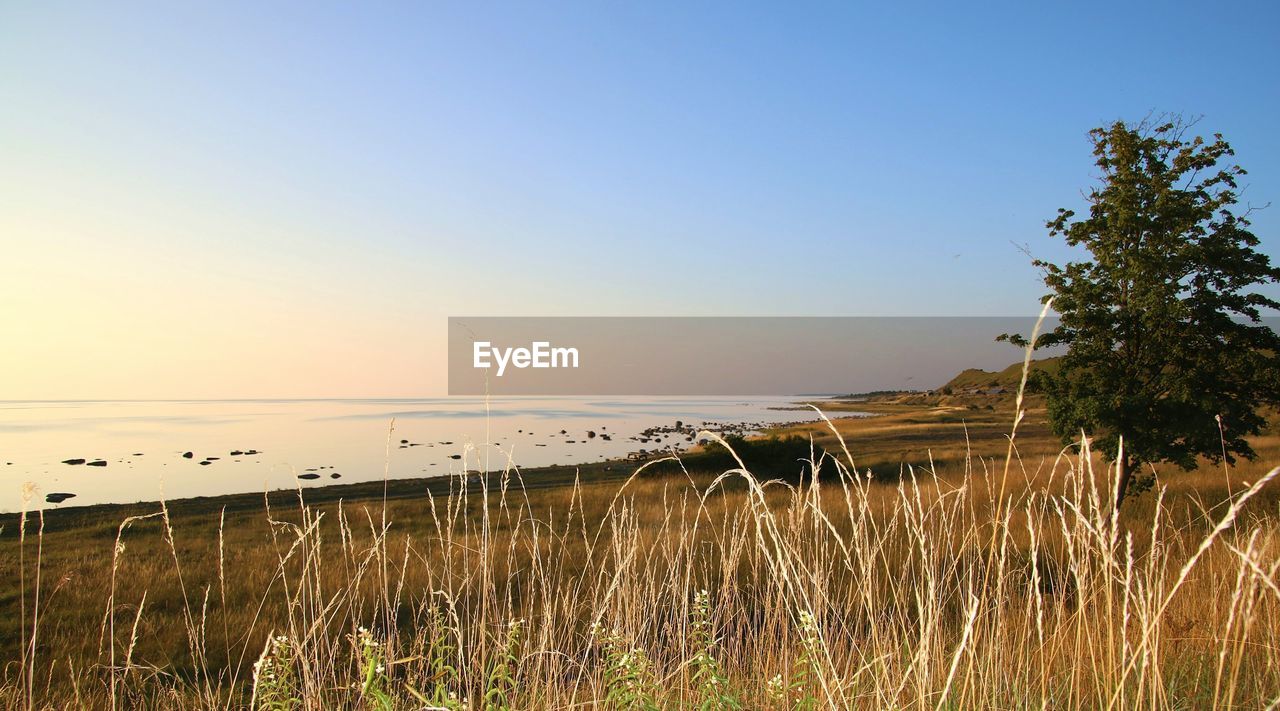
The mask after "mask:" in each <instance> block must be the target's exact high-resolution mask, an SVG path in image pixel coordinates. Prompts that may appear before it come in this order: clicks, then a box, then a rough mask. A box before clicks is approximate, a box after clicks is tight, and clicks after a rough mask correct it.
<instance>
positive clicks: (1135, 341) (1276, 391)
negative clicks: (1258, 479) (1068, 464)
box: [1001, 117, 1280, 507]
mask: <svg viewBox="0 0 1280 711" xmlns="http://www.w3.org/2000/svg"><path fill="white" fill-rule="evenodd" d="M1193 123H1194V122H1187V121H1185V120H1183V119H1182V118H1181V117H1172V118H1167V119H1166V118H1161V119H1159V120H1154V121H1153V120H1150V119H1148V120H1145V121H1143V122H1141V123H1138V124H1134V125H1131V124H1126V123H1124V122H1119V121H1118V122H1116V123H1113V124H1112V125H1110V126H1106V127H1102V128H1096V129H1094V130H1093V131H1091V132H1090V138H1091V141H1092V143H1093V154H1094V156H1095V158H1096V163H1097V166H1098V168H1099V170H1100V172H1101V176H1100V181H1099V183H1098V184H1097V185H1095V186H1094V187H1093V188H1092V189H1090V190H1089V192H1088V195H1087V199H1088V203H1089V212H1088V216H1086V217H1080V218H1078V217H1077V216H1076V214H1075V212H1074V211H1072V210H1066V209H1060V210H1058V215H1057V217H1055V218H1054V219H1052V220H1050V221H1049V222H1048V223H1047V225H1046V226H1047V227H1048V228H1049V233H1050V235H1053V236H1059V235H1060V236H1062V237H1063V238H1064V239H1065V240H1066V243H1067V244H1068V245H1070V246H1072V247H1082V248H1083V249H1084V250H1087V251H1088V253H1089V256H1090V258H1089V259H1086V260H1083V261H1078V262H1070V263H1068V264H1066V265H1065V266H1058V265H1056V264H1051V263H1049V262H1047V261H1043V260H1036V262H1035V265H1036V266H1037V267H1040V268H1041V269H1042V270H1043V272H1044V282H1045V284H1046V285H1047V286H1048V287H1049V289H1050V290H1051V292H1052V293H1051V294H1050V295H1049V296H1047V297H1046V299H1047V298H1049V297H1050V296H1051V297H1052V298H1053V307H1054V309H1055V310H1056V311H1057V312H1058V313H1059V314H1060V316H1061V320H1060V321H1059V325H1057V326H1056V328H1054V329H1053V330H1052V331H1049V332H1047V333H1045V334H1042V335H1041V336H1040V338H1039V339H1038V342H1037V343H1036V344H1035V345H1036V347H1046V346H1053V345H1065V346H1066V354H1065V355H1064V356H1063V358H1062V364H1061V369H1060V371H1059V372H1058V373H1057V374H1056V375H1046V376H1043V377H1042V378H1041V386H1042V387H1043V388H1044V389H1045V391H1046V392H1047V394H1048V414H1049V420H1050V424H1051V425H1052V427H1053V429H1054V431H1055V432H1056V433H1057V434H1059V435H1060V436H1062V437H1063V438H1064V441H1069V440H1071V439H1072V438H1075V437H1078V436H1079V434H1080V432H1081V431H1085V432H1088V433H1089V434H1090V435H1092V436H1093V437H1094V438H1095V439H1094V442H1095V446H1096V447H1098V448H1100V449H1101V450H1102V451H1103V452H1105V453H1107V454H1108V455H1109V456H1112V457H1115V456H1116V455H1117V453H1118V452H1119V451H1120V444H1121V441H1123V456H1120V457H1119V461H1118V470H1119V481H1118V487H1119V492H1118V494H1119V495H1118V497H1117V499H1116V506H1117V507H1119V506H1120V502H1121V501H1122V500H1123V499H1124V496H1125V493H1126V491H1128V490H1129V488H1130V487H1129V484H1130V481H1131V479H1132V478H1133V474H1134V471H1135V470H1136V469H1137V468H1139V467H1140V466H1141V465H1142V464H1144V463H1157V462H1171V463H1173V464H1175V465H1177V466H1179V467H1181V468H1183V469H1191V468H1193V467H1194V466H1195V463H1196V458H1197V457H1200V456H1203V457H1207V458H1209V459H1210V460H1211V461H1215V462H1216V461H1220V460H1221V459H1222V458H1223V457H1225V458H1226V459H1227V461H1228V462H1234V461H1235V458H1236V457H1238V456H1242V457H1245V458H1248V459H1252V458H1253V457H1254V456H1255V454H1254V452H1253V450H1252V449H1251V448H1250V446H1249V443H1248V441H1246V439H1245V438H1246V437H1248V436H1250V435H1254V434H1257V433H1258V432H1259V431H1260V430H1261V429H1262V428H1263V427H1264V426H1265V425H1266V421H1265V419H1264V417H1263V415H1262V413H1261V411H1260V407H1261V406H1263V405H1266V404H1269V403H1276V402H1278V401H1280V359H1278V354H1280V337H1277V335H1276V333H1275V332H1274V331H1273V330H1272V329H1270V328H1269V327H1267V326H1266V325H1264V324H1262V323H1261V322H1260V316H1261V313H1260V311H1261V310H1262V309H1275V308H1277V307H1280V304H1277V303H1276V302H1275V301H1273V300H1272V299H1270V298H1267V297H1265V296H1263V295H1261V294H1259V293H1257V291H1256V290H1255V289H1256V287H1257V286H1259V285H1263V284H1266V283H1270V282H1274V281H1276V280H1277V279H1280V269H1277V268H1276V267H1273V266H1272V265H1271V263H1270V260H1269V259H1268V258H1267V256H1266V255H1265V254H1262V253H1260V252H1258V251H1256V250H1255V249H1254V248H1255V247H1257V245H1258V238H1257V237H1256V236H1254V234H1253V233H1252V232H1250V230H1249V220H1248V216H1249V213H1250V212H1251V211H1252V208H1249V209H1245V210H1243V211H1239V210H1237V209H1236V205H1237V201H1238V199H1239V192H1238V191H1239V188H1238V180H1239V178H1240V177H1241V176H1243V175H1244V174H1245V171H1244V170H1242V169H1241V168H1240V166H1238V165H1234V164H1230V165H1224V163H1226V162H1227V161H1228V159H1229V158H1230V157H1231V156H1233V155H1234V152H1233V151H1232V149H1231V146H1230V144H1228V143H1227V142H1226V141H1225V140H1224V139H1223V138H1222V136H1221V135H1220V134H1214V136H1213V140H1211V141H1208V140H1205V139H1204V138H1202V137H1199V136H1197V137H1194V138H1189V137H1188V133H1189V131H1190V128H1191V126H1192V124H1193ZM1001 338H1002V339H1004V340H1010V341H1012V342H1014V343H1017V344H1019V345H1024V346H1025V345H1026V341H1025V339H1023V338H1022V337H1020V336H1017V335H1014V336H1009V335H1005V336H1001Z"/></svg>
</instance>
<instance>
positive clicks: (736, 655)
mask: <svg viewBox="0 0 1280 711" xmlns="http://www.w3.org/2000/svg"><path fill="white" fill-rule="evenodd" d="M855 404H856V407H854V406H855ZM1029 404H1030V405H1031V409H1030V412H1029V414H1028V417H1027V420H1026V422H1024V424H1023V425H1022V426H1021V427H1019V429H1018V430H1017V431H1016V433H1015V434H1013V435H1012V441H1013V446H1010V439H1011V435H1010V433H1011V432H1012V430H1011V428H1010V423H1011V422H1012V419H1013V418H1012V414H1011V411H1012V402H1011V401H1008V400H1007V399H1003V400H1002V399H999V398H994V399H993V398H990V397H986V396H984V397H983V398H977V397H970V398H963V397H962V398H956V397H945V399H944V396H936V395H935V396H927V395H920V394H905V395H898V396H895V397H892V398H886V399H881V400H877V401H875V402H874V403H866V402H858V403H850V404H849V405H848V406H849V407H851V408H853V409H858V410H860V411H867V410H869V409H874V410H875V412H876V415H875V416H874V417H866V418H842V419H840V418H837V419H832V421H831V422H830V423H827V422H819V423H814V424H801V425H790V426H787V427H782V428H776V429H774V430H770V431H768V432H766V433H765V434H764V438H765V439H763V440H760V441H759V444H758V445H753V444H751V443H737V445H738V446H739V447H740V448H741V449H742V450H743V451H742V452H741V453H740V454H741V456H743V457H744V459H745V460H746V461H747V462H748V468H750V469H751V470H752V473H751V474H748V473H745V472H739V473H734V472H732V469H733V468H734V467H735V465H734V464H733V463H732V461H733V460H732V459H731V458H730V459H729V460H726V459H725V458H724V456H725V455H721V456H720V458H719V459H715V458H713V457H712V455H711V454H707V455H704V456H705V458H702V459H700V458H699V457H700V455H697V454H695V455H691V456H690V457H687V458H685V459H686V462H687V464H688V465H689V471H684V470H683V469H682V468H680V467H678V466H674V465H670V464H668V465H663V466H661V467H653V468H651V469H650V470H648V472H649V473H648V474H647V475H645V476H641V477H637V478H632V477H631V475H632V474H633V472H634V471H635V468H636V466H637V465H636V464H635V463H634V462H628V463H623V462H612V463H609V462H602V463H596V464H590V465H583V466H557V467H549V468H540V469H529V470H525V471H521V472H520V475H519V476H516V475H515V474H514V473H508V474H509V475H508V476H503V475H501V474H493V475H489V476H488V477H485V478H483V479H482V480H479V481H469V479H468V477H448V478H435V479H403V480H390V481H388V482H386V485H385V486H386V496H385V498H384V496H383V487H384V484H383V482H381V481H377V482H364V483H356V484H340V485H327V486H322V487H314V488H310V487H308V488H304V489H302V497H301V498H299V495H298V491H296V490H290V491H278V492H272V493H270V494H267V495H266V496H265V498H264V495H263V494H261V493H259V494H237V495H230V496H220V497H207V498H202V499H183V500H175V501H171V502H168V503H167V504H165V506H164V507H163V508H162V507H161V506H160V505H159V504H157V503H143V504H124V505H121V504H110V505H98V506H86V507H77V508H70V509H62V510H58V511H50V512H47V513H46V515H45V517H44V520H43V525H44V527H43V530H41V529H40V528H39V525H40V523H41V521H40V520H39V516H38V515H35V516H32V515H30V514H29V515H28V519H27V527H26V530H25V532H20V531H18V530H17V529H16V527H15V523H14V522H15V520H16V519H15V517H14V516H13V515H10V516H8V517H5V518H3V519H0V520H3V522H4V524H3V525H4V528H3V531H2V532H0V569H3V570H5V571H7V574H8V575H9V579H10V580H11V581H13V584H11V585H9V586H6V587H4V588H0V611H3V613H4V614H0V650H2V651H0V654H2V655H3V658H4V659H5V664H4V665H3V677H2V678H0V707H2V708H41V709H43V708H63V707H67V706H74V707H88V708H108V707H115V708H134V707H145V708H156V709H185V708H210V709H212V708H245V707H251V708H255V709H256V708H285V709H302V708H362V709H363V708H369V709H400V708H405V709H409V708H412V709H419V708H423V706H424V705H426V706H428V707H432V708H449V709H452V708H461V707H462V705H461V704H462V703H463V702H466V703H467V704H468V707H469V708H487V709H499V708H564V707H569V706H578V707H584V706H585V707H593V708H595V707H602V706H601V704H602V703H603V704H604V705H603V707H628V706H627V705H626V704H622V705H621V706H619V704H618V703H617V700H618V699H619V698H622V696H626V695H627V694H635V695H638V696H637V697H636V698H639V699H640V701H637V703H640V702H641V701H644V700H645V699H647V700H648V701H646V702H644V703H640V706H638V707H643V708H691V707H704V708H721V709H728V708H734V706H733V705H731V704H728V703H727V701H726V699H730V698H731V699H732V700H735V701H736V702H737V703H738V707H742V708H753V709H770V710H774V709H777V710H783V709H786V710H788V711H794V710H795V709H816V708H869V709H870V708H876V709H879V708H935V709H936V708H940V707H941V708H976V707H990V706H992V705H996V706H1002V707H1013V706H1019V707H1021V706H1027V705H1028V704H1030V706H1032V707H1036V708H1039V707H1047V708H1080V709H1083V708H1097V707H1100V706H1113V707H1120V708H1129V707H1138V706H1140V707H1154V708H1239V707H1245V706H1250V705H1255V704H1257V705H1262V706H1265V705H1266V703H1269V702H1270V700H1271V699H1272V698H1273V697H1275V696H1276V695H1277V694H1280V664H1278V663H1280V642H1277V640H1280V593H1274V594H1273V590H1274V581H1273V580H1269V579H1268V577H1267V573H1266V572H1265V571H1268V570H1272V571H1274V570H1275V569H1277V566H1280V558H1278V557H1277V556H1278V555H1280V517H1278V516H1277V514H1276V512H1277V510H1280V509H1278V506H1280V495H1278V494H1277V492H1276V491H1275V488H1276V487H1266V488H1265V490H1264V489H1262V488H1260V487H1257V486H1255V488H1258V490H1257V491H1251V493H1250V496H1252V499H1250V500H1248V501H1247V502H1246V501H1244V500H1242V499H1241V498H1240V493H1241V492H1242V491H1245V490H1249V489H1250V486H1251V485H1256V484H1257V482H1258V477H1259V476H1260V474H1262V473H1263V472H1264V471H1265V465H1266V463H1274V462H1275V461H1276V460H1280V438H1277V437H1275V436H1272V435H1268V436H1267V437H1265V438H1263V439H1262V441H1260V442H1259V451H1260V452H1261V453H1262V455H1263V460H1262V461H1260V462H1257V463H1254V464H1249V465H1245V466H1241V467H1239V468H1237V469H1234V470H1231V471H1229V472H1225V473H1224V472H1223V471H1220V470H1213V469H1211V468H1206V469H1204V470H1202V471H1197V472H1192V473H1190V474H1182V473H1177V474H1173V473H1170V474H1169V476H1168V477H1167V478H1166V477H1162V478H1161V480H1160V481H1159V482H1158V483H1159V485H1160V486H1161V487H1163V493H1160V494H1159V495H1157V493H1156V492H1154V491H1148V492H1146V493H1144V494H1142V495H1140V496H1138V497H1136V498H1135V500H1133V501H1132V502H1130V503H1128V504H1126V508H1125V510H1124V511H1123V514H1122V516H1120V517H1117V518H1114V519H1113V518H1111V513H1110V506H1109V498H1108V497H1107V495H1106V494H1105V488H1106V486H1107V481H1108V476H1109V473H1108V472H1107V470H1106V468H1105V466H1104V465H1102V464H1101V460H1100V459H1099V458H1098V457H1096V456H1094V457H1086V456H1082V455H1081V454H1080V453H1079V452H1078V451H1076V450H1074V449H1071V448H1066V449H1065V450H1064V448H1063V447H1062V445H1061V444H1060V443H1059V442H1058V441H1057V439H1056V438H1054V437H1052V436H1050V435H1049V434H1048V431H1047V429H1045V428H1044V425H1043V411H1042V410H1041V409H1039V405H1038V404H1037V403H1035V402H1034V401H1032V402H1031V403H1029ZM796 436H799V437H800V438H802V439H787V438H788V437H796ZM810 437H811V438H812V441H813V442H814V443H815V444H816V445H817V446H818V447H820V448H821V449H819V450H816V451H817V453H818V455H819V461H818V462H816V464H817V466H818V468H819V469H820V473H821V477H820V478H819V479H818V482H819V484H818V485H816V486H815V485H813V483H812V480H811V479H810V480H807V481H806V480H804V479H799V480H797V479H794V478H788V475H787V473H786V471H783V470H784V469H788V470H794V466H793V465H795V464H796V461H795V460H796V459H797V458H803V456H799V457H798V455H803V454H805V453H807V452H808V451H809V450H808V447H809V445H808V441H809V438H810ZM770 438H772V439H770ZM797 443H798V445H799V446H797ZM757 446H758V447H759V450H760V451H759V452H754V453H753V448H755V447H757ZM824 451H825V453H826V454H825V455H824V454H822V452H824ZM1064 451H1065V452H1066V454H1065V455H1063V454H1062V453H1063V452H1064ZM772 454H780V455H781V456H780V457H773V458H769V457H763V458H761V456H759V455H772ZM827 455H829V456H827ZM753 457H755V458H754V459H753ZM849 460H852V461H849ZM726 461H728V462H729V463H728V464H726ZM752 462H756V463H761V466H759V467H757V466H756V465H755V464H753V463H752ZM712 464H714V466H711V465H712ZM702 465H707V466H702ZM606 467H611V468H606ZM726 471H727V472H728V473H722V472H726ZM867 472H870V473H871V474H872V477H871V478H867V476H866V474H867ZM1251 483H1252V484H1251ZM1100 491H1101V492H1104V493H1102V494H1099V492H1100ZM1233 495H1234V498H1233ZM1228 507H1230V508H1229V509H1228ZM1227 515H1230V516H1232V517H1234V519H1233V520H1235V521H1236V525H1235V526H1234V527H1228V528H1225V529H1222V530H1220V531H1219V530H1217V529H1215V522H1217V521H1220V520H1224V516H1227ZM1215 538H1221V541H1222V542H1219V543H1215V542H1214V539H1215ZM1197 551H1200V552H1197ZM1180 571H1194V574H1193V575H1189V576H1188V575H1186V574H1185V573H1183V574H1181V575H1180ZM1257 571H1263V572H1262V573H1261V574H1259V573H1258V572H1257ZM1117 591H1119V594H1117ZM1210 603H1212V604H1210ZM1135 624H1136V625H1139V627H1137V628H1135V627H1134V625H1135ZM1207 660H1208V661H1207ZM264 670H265V671H264ZM361 680H363V681H361ZM712 680H714V681H712ZM619 695H622V696H619ZM627 698H631V697H627ZM424 699H426V700H427V701H426V702H424ZM605 699H612V700H613V701H610V702H607V703H606V702H604V701H603V700H605ZM717 699H718V701H717ZM632 700H633V701H635V700H636V699H635V698H633V699H632ZM427 702H429V703H427ZM708 703H709V704H710V705H706V704H708ZM646 704H648V705H646ZM633 707H634V706H633Z"/></svg>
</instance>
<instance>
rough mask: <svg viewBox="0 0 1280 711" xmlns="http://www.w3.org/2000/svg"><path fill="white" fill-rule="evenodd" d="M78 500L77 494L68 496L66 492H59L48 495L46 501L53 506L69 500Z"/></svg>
mask: <svg viewBox="0 0 1280 711" xmlns="http://www.w3.org/2000/svg"><path fill="white" fill-rule="evenodd" d="M74 498H76V495H75V494H68V493H66V492H65V491H59V492H55V493H52V494H46V495H45V497H44V500H45V501H47V502H49V503H51V504H60V503H62V502H63V501H66V500H67V499H74Z"/></svg>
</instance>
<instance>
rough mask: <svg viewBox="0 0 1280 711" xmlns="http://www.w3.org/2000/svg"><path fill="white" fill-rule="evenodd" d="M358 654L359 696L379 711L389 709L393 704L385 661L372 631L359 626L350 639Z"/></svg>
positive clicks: (387, 710) (388, 710)
mask: <svg viewBox="0 0 1280 711" xmlns="http://www.w3.org/2000/svg"><path fill="white" fill-rule="evenodd" d="M352 641H353V643H354V644H355V645H356V647H357V652H358V654H359V655H360V677H361V679H360V697H361V698H362V699H364V700H365V702H366V703H368V704H369V705H370V706H372V707H373V708H375V709H378V710H379V711H391V710H392V709H393V708H394V707H395V704H394V702H393V700H392V698H391V694H390V692H389V691H388V689H387V687H388V683H389V680H388V679H387V661H386V655H385V654H384V651H383V649H382V646H381V645H380V644H378V642H377V640H375V639H374V638H373V633H372V632H370V631H369V630H368V629H366V628H364V627H361V628H359V629H358V630H356V635H355V637H354V638H353V639H352Z"/></svg>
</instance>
